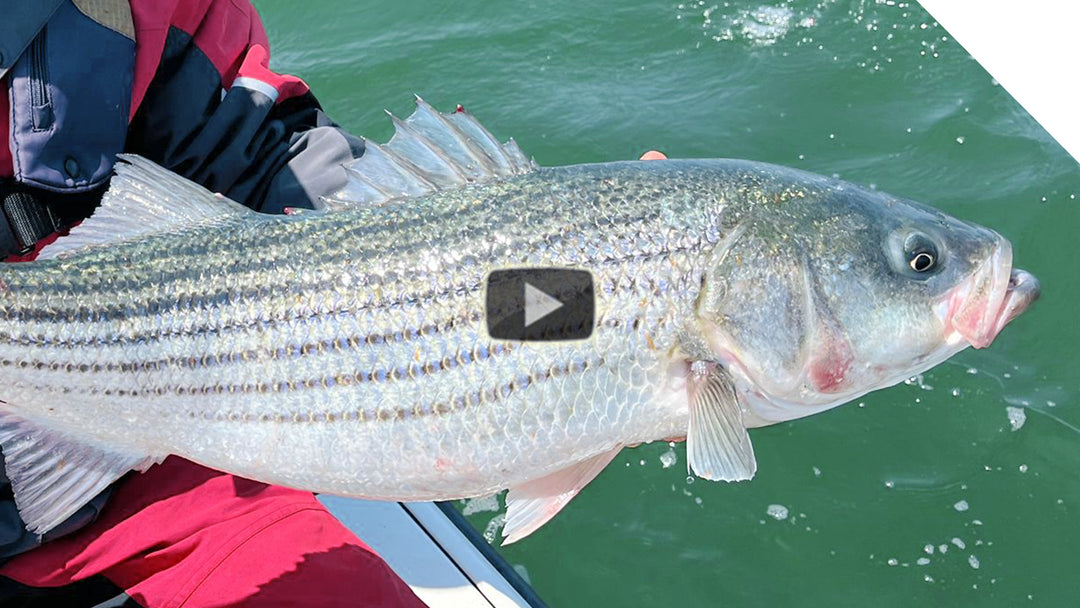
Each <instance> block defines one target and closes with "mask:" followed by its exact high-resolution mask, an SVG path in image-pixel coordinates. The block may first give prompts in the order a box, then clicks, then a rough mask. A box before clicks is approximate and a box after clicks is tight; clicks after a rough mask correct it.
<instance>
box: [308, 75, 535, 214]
mask: <svg viewBox="0 0 1080 608" xmlns="http://www.w3.org/2000/svg"><path fill="white" fill-rule="evenodd" d="M388 114H389V112H388ZM390 119H391V120H392V121H393V123H394V135H393V137H391V138H390V141H389V142H387V143H386V144H383V145H379V144H377V143H375V142H373V141H370V140H368V141H365V142H364V148H365V149H364V154H363V155H362V156H361V157H360V158H358V159H356V160H353V161H350V162H348V163H346V164H345V172H346V174H347V175H348V181H347V182H346V184H345V186H344V187H343V188H341V189H340V190H338V191H337V192H336V193H334V194H331V195H330V196H326V197H323V199H322V201H321V204H322V205H323V206H324V207H326V208H327V209H341V208H349V207H356V206H373V205H378V204H381V203H383V202H385V201H388V200H393V199H399V198H408V197H413V196H422V195H424V194H429V193H431V192H434V191H436V190H447V189H453V188H460V187H462V186H466V185H468V184H473V183H481V182H486V181H490V180H495V179H499V178H503V177H510V176H513V175H521V174H524V173H528V172H530V171H533V170H534V169H536V167H537V166H536V163H534V162H533V161H532V160H531V159H529V158H527V157H526V156H525V154H524V153H522V151H521V148H519V147H518V145H517V143H516V142H514V140H513V139H510V140H509V141H507V142H506V143H499V140H498V139H496V138H495V136H494V135H492V134H491V132H489V131H488V130H487V129H485V128H484V127H483V126H482V125H481V124H480V123H479V122H477V120H476V119H475V118H473V117H472V115H471V114H469V113H468V112H466V111H465V109H464V108H462V107H461V106H458V107H457V109H456V110H455V111H454V112H449V113H443V112H439V111H437V110H436V109H435V108H433V107H431V106H430V105H429V104H428V103H427V102H425V101H424V100H423V99H420V97H417V98H416V110H415V111H414V112H413V113H412V115H411V116H409V117H408V118H406V119H405V120H401V119H399V118H397V117H395V116H394V115H392V114H391V115H390Z"/></svg>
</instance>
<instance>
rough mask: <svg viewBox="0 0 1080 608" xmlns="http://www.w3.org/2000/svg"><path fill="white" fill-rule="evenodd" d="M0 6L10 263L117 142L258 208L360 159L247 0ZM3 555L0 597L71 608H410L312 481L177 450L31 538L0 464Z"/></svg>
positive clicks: (2, 150) (65, 221)
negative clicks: (272, 480) (179, 454)
mask: <svg viewBox="0 0 1080 608" xmlns="http://www.w3.org/2000/svg"><path fill="white" fill-rule="evenodd" d="M3 11H4V14H3V16H2V18H0V93H2V94H0V140H2V141H3V144H2V145H0V201H2V204H3V211H4V215H3V216H2V217H0V249H3V252H4V254H5V255H9V256H11V258H10V259H11V260H27V259H33V258H34V257H35V256H36V254H37V252H38V251H39V250H40V249H41V247H42V246H43V245H44V244H46V243H48V242H51V241H52V240H53V239H55V237H56V235H57V234H58V232H59V231H62V230H64V229H66V228H68V227H70V226H71V225H72V224H73V223H74V222H77V221H79V220H81V219H83V218H84V217H86V216H87V215H88V214H89V213H90V212H91V210H92V209H93V208H94V206H95V205H96V204H97V203H98V201H99V200H100V197H101V195H102V192H103V191H104V189H105V188H106V187H107V185H108V183H109V179H110V176H111V175H112V171H113V164H114V162H115V158H116V155H117V153H119V152H123V151H128V152H138V153H139V154H142V155H144V156H145V157H147V158H151V159H153V160H155V161H156V162H158V163H160V164H161V165H163V166H165V167H168V168H170V169H172V170H174V171H176V172H178V173H179V174H181V175H184V176H187V177H189V178H191V179H193V180H196V181H198V182H199V183H201V184H204V185H205V186H207V187H209V188H213V189H214V190H216V191H218V192H222V193H224V194H226V195H227V196H229V197H230V198H232V199H233V200H236V201H241V202H243V203H244V204H246V205H248V206H249V207H251V208H253V209H256V210H258V211H262V212H266V213H280V212H281V211H282V210H283V208H284V207H285V206H286V205H288V206H290V207H303V206H309V207H310V206H312V204H313V202H314V201H317V200H318V198H319V197H320V196H321V195H323V194H326V193H329V192H331V191H333V190H335V189H338V188H340V187H341V186H343V185H344V184H345V179H346V176H345V172H344V170H343V169H342V167H341V165H342V163H343V162H345V161H347V160H350V159H352V158H354V157H357V156H360V155H361V154H362V153H363V150H364V142H363V140H361V139H359V138H357V137H354V136H352V135H350V134H349V133H348V132H346V131H344V130H343V129H341V128H340V127H338V126H336V125H335V124H334V122H333V121H331V120H330V119H329V117H327V116H326V114H324V113H323V111H322V110H321V109H320V106H319V103H318V102H317V101H316V99H315V97H314V96H313V95H312V94H311V92H310V91H309V90H308V87H307V85H306V84H305V83H304V82H303V81H302V80H300V79H299V78H297V77H295V76H288V75H281V74H276V73H274V72H273V71H271V70H270V69H269V68H268V67H267V66H268V48H269V45H268V42H267V39H266V33H265V32H264V31H263V27H262V25H261V23H260V20H259V17H258V15H257V14H256V12H255V10H254V9H253V7H252V6H251V5H250V4H249V3H248V2H247V1H246V0H245V1H240V2H236V1H229V0H199V1H195V2H186V1H180V0H169V1H165V2H158V1H142V0H133V1H131V2H130V3H129V2H128V1H127V0H74V1H72V0H16V1H14V2H7V3H5V5H4V9H3ZM0 563H3V566H2V567H0V575H2V576H0V604H3V605H9V603H17V598H20V597H22V598H32V599H33V600H34V601H40V602H42V603H48V604H49V605H50V606H60V605H78V606H86V605H91V604H93V603H95V602H96V601H100V600H104V599H108V598H109V597H111V596H113V595H116V593H117V592H118V589H123V590H125V591H126V592H127V593H128V594H129V595H130V596H131V597H132V598H133V600H131V601H133V602H136V603H138V604H139V605H143V606H173V605H179V604H180V603H182V604H183V605H185V606H203V605H209V604H213V605H224V604H233V603H237V604H239V603H242V604H244V605H248V606H262V605H320V606H334V605H350V606H360V605H369V606H418V605H421V603H420V601H419V600H418V599H417V598H416V596H415V595H414V594H413V593H412V591H411V590H410V589H409V587H408V586H407V585H405V584H404V582H403V581H401V579H400V578H398V577H397V576H396V575H395V574H394V573H393V572H392V571H391V570H390V569H389V567H387V566H386V564H385V563H384V562H383V561H382V560H381V559H380V558H379V557H378V556H377V555H375V554H374V552H372V551H371V549H370V548H368V547H367V546H366V545H365V544H364V543H363V542H362V541H360V540H359V539H358V538H356V536H355V535H353V534H352V532H350V531H349V530H348V529H346V528H345V527H344V526H343V525H342V524H341V523H339V522H338V521H337V520H336V519H335V518H334V517H333V516H332V515H331V514H330V513H329V512H327V511H326V509H325V508H324V507H323V506H322V504H321V503H319V502H318V501H317V500H315V498H314V496H313V495H312V494H311V493H310V492H302V491H297V490H290V489H286V488H282V487H277V486H269V485H266V484H262V483H257V482H252V481H248V480H245V479H242V478H238V477H233V476H231V475H227V474H224V473H220V472H217V471H213V470H210V469H207V468H204V467H201V466H198V465H195V464H192V463H191V462H189V461H185V460H181V459H178V458H170V459H168V460H166V461H165V462H164V463H162V464H161V465H159V466H156V467H153V468H152V469H150V470H149V471H148V472H147V473H146V474H144V475H132V476H129V477H128V478H125V479H124V480H123V481H121V482H119V483H117V484H115V485H113V486H110V488H109V489H108V490H105V491H104V492H101V493H100V494H98V495H97V497H96V498H94V499H93V500H92V501H91V502H90V503H89V504H87V505H85V506H83V507H82V508H80V509H79V510H78V511H77V512H76V513H75V514H74V515H72V516H70V517H68V518H67V519H66V520H65V521H64V522H63V523H61V524H60V525H58V526H56V527H55V528H53V529H52V530H50V531H49V532H48V533H46V534H44V535H42V534H36V533H33V532H31V531H29V530H28V529H27V527H26V525H25V523H24V522H23V520H22V519H21V518H20V516H19V512H18V511H17V509H16V505H15V502H14V500H13V496H12V487H11V484H10V483H9V482H8V479H7V477H6V476H4V475H3V467H2V466H0ZM48 588H53V589H54V592H51V593H50V592H49V591H48ZM94 598H97V599H96V600H95V599H94ZM27 601H30V600H29V599H28V600H27ZM65 602H66V603H65Z"/></svg>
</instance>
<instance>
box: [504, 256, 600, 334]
mask: <svg viewBox="0 0 1080 608" xmlns="http://www.w3.org/2000/svg"><path fill="white" fill-rule="evenodd" d="M593 309H594V303H593V282H592V274H591V273H589V272H588V271H586V270H574V269H570V268H510V269H506V270H494V271H492V272H491V274H489V275H488V279H487V298H486V311H485V313H486V317H487V328H488V334H489V335H491V337H492V338H495V339H497V340H517V341H540V342H553V341H562V340H584V339H586V338H588V337H589V336H590V335H592V329H593V315H594V310H593Z"/></svg>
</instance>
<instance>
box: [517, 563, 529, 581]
mask: <svg viewBox="0 0 1080 608" xmlns="http://www.w3.org/2000/svg"><path fill="white" fill-rule="evenodd" d="M514 572H517V573H518V576H520V577H521V578H522V579H523V580H524V581H525V582H526V583H527V584H529V585H531V584H532V579H530V578H529V571H528V570H526V569H525V564H514Z"/></svg>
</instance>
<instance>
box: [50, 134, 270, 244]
mask: <svg viewBox="0 0 1080 608" xmlns="http://www.w3.org/2000/svg"><path fill="white" fill-rule="evenodd" d="M119 159H120V162H118V163H116V175H115V176H114V177H113V178H112V182H111V183H110V184H109V190H108V192H106V193H105V196H104V197H103V198H102V199H101V206H100V207H98V208H97V210H96V211H94V214H93V215H91V216H90V217H89V218H88V219H86V220H85V221H84V222H83V223H81V224H79V225H78V226H76V227H75V228H73V229H72V230H71V234H69V235H68V236H65V237H62V238H60V239H58V240H57V241H56V242H55V243H53V244H51V245H49V246H47V247H45V248H44V249H42V250H41V254H40V255H38V258H37V259H39V260H45V259H50V258H56V257H61V256H64V255H68V254H70V253H73V252H76V251H80V250H83V249H86V248H89V247H95V246H98V245H113V244H116V243H119V242H123V241H130V240H135V239H138V238H141V237H145V236H147V235H151V234H156V233H160V232H168V231H170V230H175V229H178V228H183V227H186V226H191V225H194V224H198V223H200V222H204V221H208V220H213V219H223V218H225V217H236V216H238V215H244V214H248V213H254V211H251V210H250V209H248V208H247V207H244V206H243V205H241V204H240V203H237V202H236V201H233V200H231V199H228V198H225V197H224V196H222V195H220V194H214V193H213V192H210V191H209V190H207V189H206V188H203V187H202V186H200V185H198V184H196V183H195V182H193V181H190V180H187V179H184V178H183V177H180V176H179V175H177V174H175V173H173V172H172V171H169V170H167V169H165V168H163V167H160V166H158V165H156V164H154V163H153V162H151V161H149V160H147V159H145V158H143V157H141V156H136V155H134V154H121V155H119Z"/></svg>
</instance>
